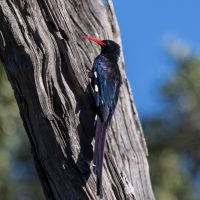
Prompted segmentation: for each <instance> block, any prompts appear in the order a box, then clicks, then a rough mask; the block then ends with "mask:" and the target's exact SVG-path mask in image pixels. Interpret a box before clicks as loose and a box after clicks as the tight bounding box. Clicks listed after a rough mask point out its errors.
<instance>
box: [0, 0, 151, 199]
mask: <svg viewBox="0 0 200 200" xmlns="http://www.w3.org/2000/svg"><path fill="white" fill-rule="evenodd" d="M0 18H1V19H2V20H1V23H0V47H1V48H0V57H1V60H2V62H3V64H4V67H5V70H6V72H7V75H8V79H9V81H10V83H11V85H12V88H13V90H14V94H15V98H16V100H17V103H18V106H19V109H20V115H21V118H22V120H23V124H24V127H25V129H26V132H27V134H28V138H29V141H30V144H31V152H32V154H33V158H34V162H35V166H36V169H37V172H38V175H39V178H40V181H41V183H42V186H43V191H44V193H45V196H46V198H47V199H97V197H96V196H95V177H94V174H93V173H91V170H90V168H92V163H91V160H92V145H91V143H92V140H93V136H94V135H93V133H94V128H93V120H94V115H95V113H94V112H93V110H94V100H93V97H92V92H91V89H90V86H88V85H89V79H88V76H87V74H86V72H85V66H84V65H85V64H87V65H88V66H92V62H93V60H94V57H95V56H96V55H97V54H98V52H99V49H97V47H96V46H95V47H94V46H92V44H91V43H90V42H83V41H82V40H81V39H80V36H81V35H93V36H96V37H99V38H109V39H113V40H115V41H116V42H118V43H119V44H120V43H121V42H120V37H119V30H118V26H117V22H116V19H115V16H114V10H113V6H112V2H111V1H110V0H109V1H108V2H107V4H105V3H103V2H102V1H100V0H99V1H95V2H94V1H90V0H84V1H70V0H68V1H64V0H56V1H54V0H51V1H50V0H48V1H46V0H42V1H29V2H27V1H26V2H24V1H21V0H19V1H1V2H0ZM119 64H120V70H121V71H122V75H123V85H122V88H121V93H120V99H119V103H118V108H117V110H116V113H115V116H114V119H113V121H112V125H111V127H110V129H109V130H108V142H107V144H106V148H107V150H106V151H105V161H104V175H103V182H104V187H103V189H104V199H144V200H145V199H148V200H149V199H154V196H153V193H152V189H151V184H150V179H149V174H148V164H147V160H146V155H147V149H146V143H145V140H144V137H143V132H142V130H141V126H140V122H139V119H138V116H137V112H136V109H135V107H134V104H133V99H132V94H131V91H130V86H129V83H128V81H127V79H126V76H125V73H124V70H123V57H121V59H120V62H119ZM116 163H117V164H116ZM130 182H131V183H130Z"/></svg>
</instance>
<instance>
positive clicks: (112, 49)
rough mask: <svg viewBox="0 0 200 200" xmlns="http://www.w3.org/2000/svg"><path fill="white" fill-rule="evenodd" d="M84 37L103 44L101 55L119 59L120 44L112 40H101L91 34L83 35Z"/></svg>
mask: <svg viewBox="0 0 200 200" xmlns="http://www.w3.org/2000/svg"><path fill="white" fill-rule="evenodd" d="M82 38H84V39H88V40H92V41H94V42H96V43H97V44H99V45H100V46H101V55H105V56H107V57H112V58H114V59H116V61H118V59H119V56H120V46H119V45H118V44H117V43H116V42H114V41H112V40H100V39H98V38H94V37H91V36H82Z"/></svg>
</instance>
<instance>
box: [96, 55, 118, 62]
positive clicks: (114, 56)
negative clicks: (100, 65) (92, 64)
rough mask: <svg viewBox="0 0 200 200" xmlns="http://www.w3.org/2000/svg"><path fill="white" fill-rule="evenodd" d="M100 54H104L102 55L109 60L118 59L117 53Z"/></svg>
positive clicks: (115, 60)
mask: <svg viewBox="0 0 200 200" xmlns="http://www.w3.org/2000/svg"><path fill="white" fill-rule="evenodd" d="M100 55H101V56H104V57H106V58H108V59H109V60H112V61H114V62H118V60H119V55H116V54H109V53H101V54H100Z"/></svg>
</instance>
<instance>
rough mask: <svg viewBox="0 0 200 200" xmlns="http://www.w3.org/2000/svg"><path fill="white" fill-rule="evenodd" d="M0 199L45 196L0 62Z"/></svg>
mask: <svg viewBox="0 0 200 200" xmlns="http://www.w3.org/2000/svg"><path fill="white" fill-rule="evenodd" d="M0 111H1V112H0V199H2V200H13V199H15V200H23V199H26V200H42V199H44V197H43V193H42V189H41V186H40V183H39V180H38V177H37V174H36V171H35V169H34V163H33V160H32V155H31V154H30V146H29V141H28V137H27V135H26V133H25V131H24V128H23V125H22V121H21V118H20V117H19V110H18V106H17V104H16V100H15V98H14V95H13V90H12V88H11V86H10V83H9V82H8V79H7V76H6V74H5V72H4V69H3V67H2V65H1V64H0Z"/></svg>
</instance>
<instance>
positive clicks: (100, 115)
mask: <svg viewBox="0 0 200 200" xmlns="http://www.w3.org/2000/svg"><path fill="white" fill-rule="evenodd" d="M82 38H84V39H88V40H91V41H93V42H95V43H97V44H99V45H100V46H101V52H100V54H99V55H98V56H97V57H96V58H95V59H94V63H93V68H92V70H90V69H89V68H88V67H86V70H87V71H88V75H89V77H90V78H91V85H92V88H93V91H94V99H95V104H96V116H95V121H94V126H95V145H94V153H93V172H94V173H95V174H96V177H97V183H96V184H97V196H100V198H103V193H102V172H103V157H104V146H105V142H106V130H107V128H108V126H109V125H110V122H111V119H112V116H113V114H114V112H115V108H116V105H117V102H118V97H119V91H120V86H121V84H122V77H121V73H120V70H119V66H118V60H119V57H120V46H119V45H118V44H117V43H116V42H114V41H112V40H100V39H98V38H95V37H91V36H82Z"/></svg>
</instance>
